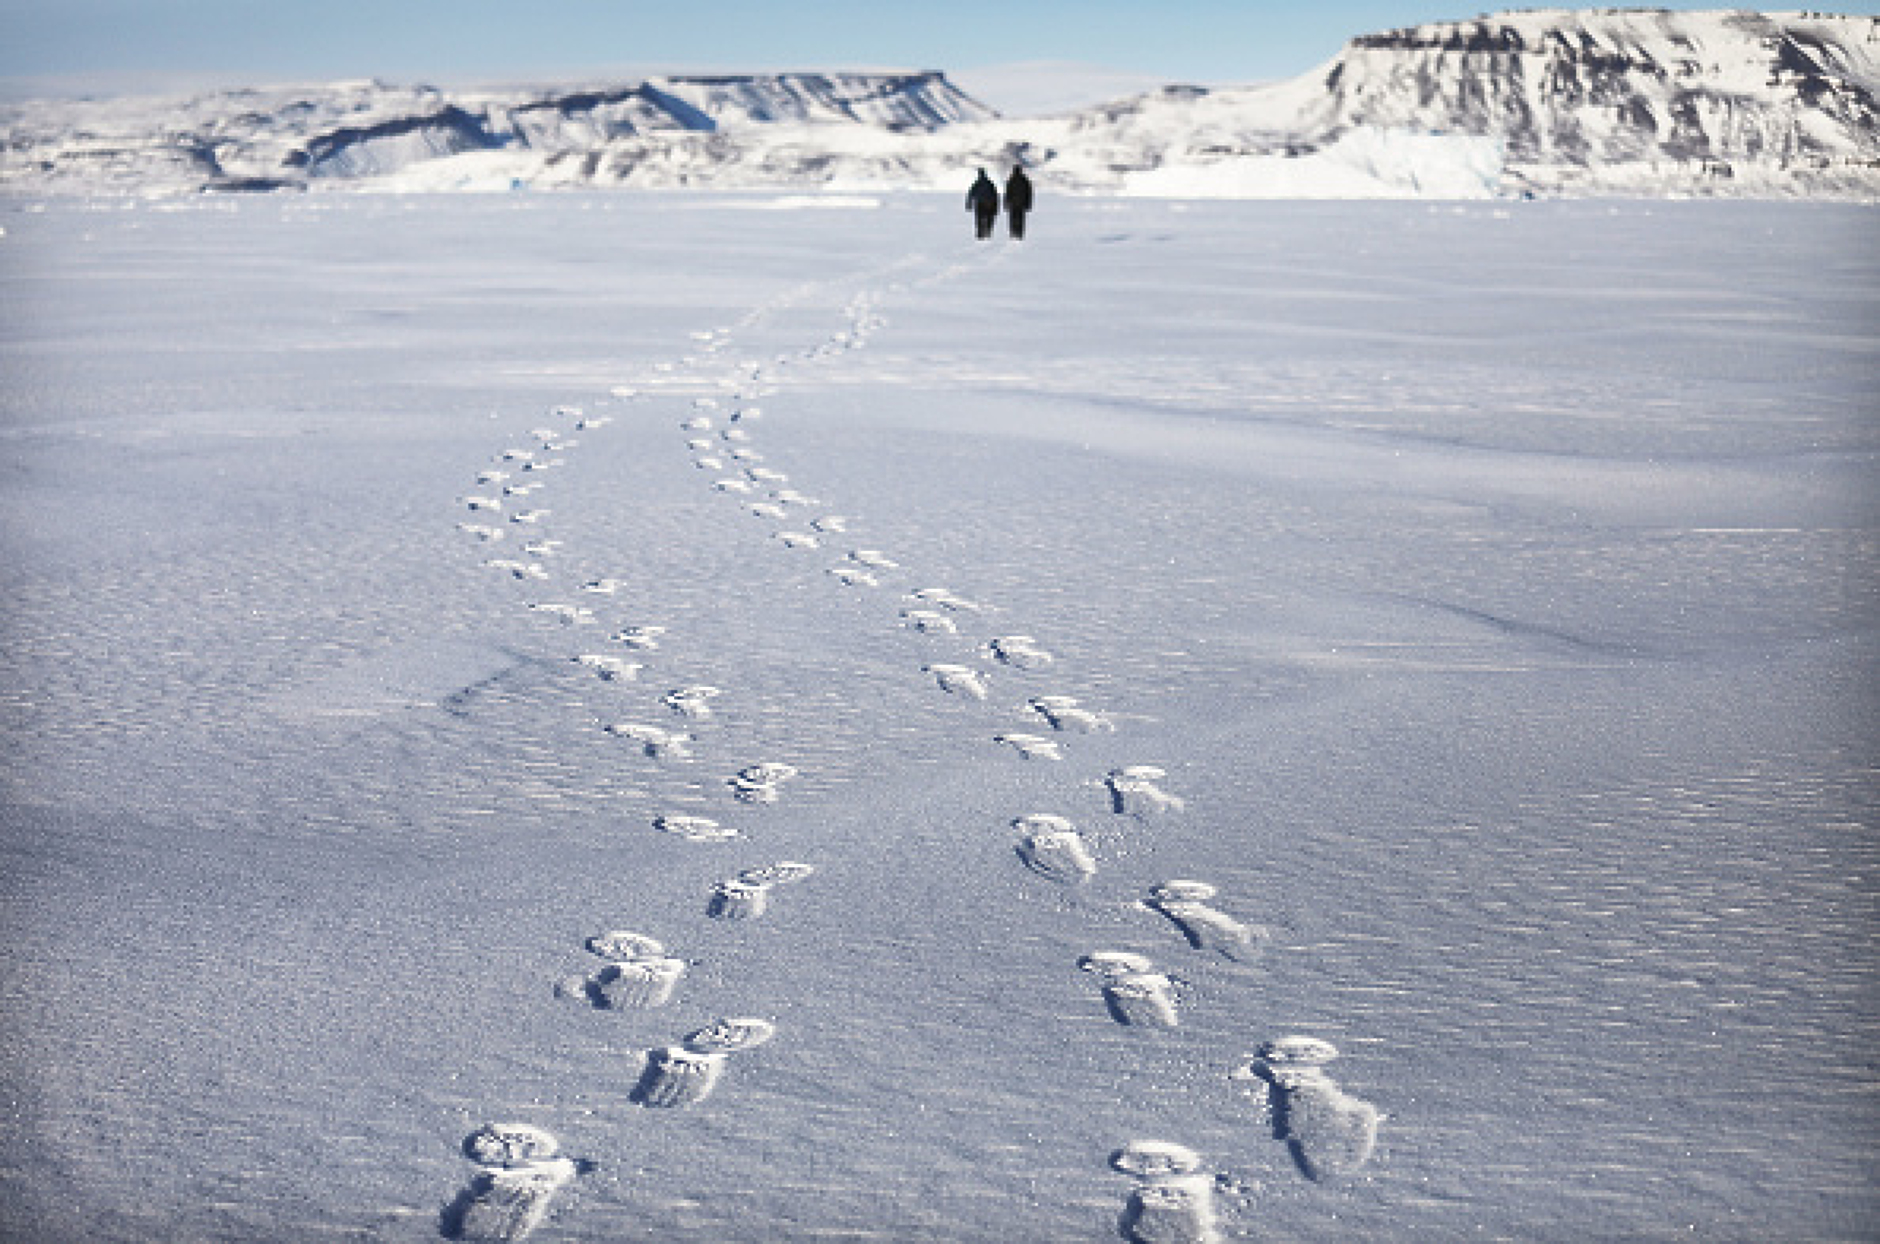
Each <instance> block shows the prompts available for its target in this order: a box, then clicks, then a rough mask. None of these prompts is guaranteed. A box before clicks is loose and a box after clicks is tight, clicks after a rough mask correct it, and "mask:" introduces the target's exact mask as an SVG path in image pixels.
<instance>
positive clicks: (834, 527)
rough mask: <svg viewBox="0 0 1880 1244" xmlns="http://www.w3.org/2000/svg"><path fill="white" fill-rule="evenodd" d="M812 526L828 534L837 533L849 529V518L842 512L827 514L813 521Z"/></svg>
mask: <svg viewBox="0 0 1880 1244" xmlns="http://www.w3.org/2000/svg"><path fill="white" fill-rule="evenodd" d="M810 526H811V527H814V528H815V529H816V530H817V531H820V532H823V533H824V534H826V535H835V534H837V533H840V532H844V531H847V530H848V529H849V520H848V519H846V518H844V517H842V516H841V515H840V514H825V515H823V516H822V517H821V518H819V519H817V520H815V521H814V522H812V523H811V524H810Z"/></svg>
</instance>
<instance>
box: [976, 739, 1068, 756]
mask: <svg viewBox="0 0 1880 1244" xmlns="http://www.w3.org/2000/svg"><path fill="white" fill-rule="evenodd" d="M992 741H993V742H994V743H1001V744H1004V745H1005V746H1006V747H1009V748H1011V749H1012V750H1013V751H1015V752H1017V753H1018V754H1019V755H1020V756H1023V757H1024V758H1025V759H1026V760H1062V759H1064V753H1063V751H1062V750H1060V749H1059V747H1058V745H1057V744H1056V743H1054V742H1052V741H1051V740H1050V739H1047V738H1045V737H1044V736H1043V735H1041V734H999V735H994V736H993V739H992Z"/></svg>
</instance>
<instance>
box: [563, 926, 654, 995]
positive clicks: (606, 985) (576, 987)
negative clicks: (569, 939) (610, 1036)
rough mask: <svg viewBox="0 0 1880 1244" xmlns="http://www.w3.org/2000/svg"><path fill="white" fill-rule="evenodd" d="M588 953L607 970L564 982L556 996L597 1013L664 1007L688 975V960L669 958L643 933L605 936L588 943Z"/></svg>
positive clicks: (609, 934)
mask: <svg viewBox="0 0 1880 1244" xmlns="http://www.w3.org/2000/svg"><path fill="white" fill-rule="evenodd" d="M587 949H588V952H589V953H590V954H592V955H594V956H595V957H596V958H598V959H601V960H604V961H605V964H606V966H604V967H602V968H600V969H598V970H597V971H595V972H592V973H590V974H588V975H586V976H575V977H570V978H569V979H567V980H564V981H562V982H561V983H560V984H559V985H557V986H556V989H555V992H556V993H557V994H559V995H560V996H562V997H564V998H568V999H571V1000H574V1001H577V1002H585V1003H586V1004H587V1005H589V1006H592V1007H594V1008H596V1009H597V1010H603V1011H629V1010H634V1011H640V1010H649V1009H651V1008H653V1007H659V1006H665V1005H666V1004H667V1003H668V1002H670V1001H672V993H673V990H674V989H675V988H677V987H678V984H679V978H680V977H682V976H684V975H685V960H683V959H675V958H673V957H672V956H670V955H668V954H667V953H666V948H665V947H664V946H663V945H661V944H660V943H659V942H658V941H656V940H655V939H653V938H650V937H647V936H645V935H644V934H641V933H627V932H619V931H617V932H612V933H602V934H600V935H599V936H597V937H590V938H589V939H588V941H587Z"/></svg>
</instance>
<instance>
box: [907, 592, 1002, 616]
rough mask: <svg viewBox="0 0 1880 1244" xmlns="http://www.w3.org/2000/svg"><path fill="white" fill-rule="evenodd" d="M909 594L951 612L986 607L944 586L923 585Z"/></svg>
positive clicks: (969, 611) (924, 602)
mask: <svg viewBox="0 0 1880 1244" xmlns="http://www.w3.org/2000/svg"><path fill="white" fill-rule="evenodd" d="M908 596H909V597H910V598H911V599H913V600H917V601H920V602H921V603H922V604H927V605H938V606H939V607H940V608H942V609H945V610H947V611H948V612H949V613H978V612H979V611H980V610H981V609H983V608H984V606H983V605H980V604H979V603H978V602H977V601H971V600H967V599H966V598H965V597H964V596H960V595H957V594H956V593H954V592H951V591H948V590H947V589H946V588H943V587H923V588H919V589H917V590H915V591H912V592H909V593H908Z"/></svg>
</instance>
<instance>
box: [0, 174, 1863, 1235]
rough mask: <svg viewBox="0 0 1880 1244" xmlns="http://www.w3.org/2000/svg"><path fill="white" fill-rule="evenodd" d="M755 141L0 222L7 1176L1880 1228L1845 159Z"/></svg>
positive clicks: (1112, 1213)
mask: <svg viewBox="0 0 1880 1244" xmlns="http://www.w3.org/2000/svg"><path fill="white" fill-rule="evenodd" d="M788 206H790V204H789V203H788V202H779V201H770V200H762V199H728V198H723V197H717V198H712V197H703V196H697V195H693V196H674V197H662V196H649V197H637V196H636V197H632V198H622V197H618V196H615V197H606V196H574V195H570V196H555V197H524V198H500V199H490V198H455V199H398V200H393V199H382V198H360V197H344V198H335V197H325V198H311V199H272V198H269V199H252V198H251V199H223V200H201V201H196V202H193V203H188V204H177V205H171V206H167V207H165V206H154V207H153V206H138V205H136V204H134V203H125V204H123V205H121V206H120V207H117V208H113V209H111V210H82V209H79V208H75V207H54V208H52V209H50V210H45V211H24V210H17V209H15V210H9V211H7V212H6V213H5V214H4V216H0V224H3V225H4V230H5V232H4V236H0V256H4V261H3V262H0V274H4V275H3V282H4V292H5V298H4V301H3V302H0V306H3V307H4V308H5V310H4V317H5V318H4V321H3V325H4V333H3V334H0V350H3V352H4V353H3V354H0V420H3V423H0V447H3V452H4V470H5V476H4V478H5V486H4V489H0V532H3V533H4V544H5V556H4V557H0V589H3V590H4V593H5V599H6V601H7V609H6V614H5V618H6V642H5V643H4V645H0V687H3V688H4V689H5V690H4V693H3V694H0V712H3V713H4V719H3V721H0V724H3V726H4V730H5V736H6V738H7V739H8V740H9V744H8V749H7V753H6V756H5V761H4V771H3V773H0V777H3V779H4V807H3V808H0V824H3V825H4V847H5V850H6V853H7V861H6V866H5V868H4V869H0V896H3V906H0V915H3V919H4V944H5V946H6V952H5V955H4V957H3V960H0V962H3V963H4V977H3V980H4V993H3V994H0V1012H3V1013H4V1015H5V1016H6V1020H5V1022H6V1026H7V1039H6V1045H5V1048H6V1055H5V1059H4V1065H3V1068H0V1072H3V1074H4V1085H3V1086H0V1090H3V1091H0V1102H4V1108H5V1112H6V1113H5V1123H6V1130H7V1135H8V1143H7V1145H6V1146H5V1147H4V1150H3V1151H0V1177H3V1178H4V1185H5V1187H6V1190H7V1191H6V1195H5V1196H4V1197H0V1234H3V1235H5V1236H6V1237H7V1238H12V1239H32V1240H35V1241H40V1242H42V1244H64V1242H65V1241H80V1240H82V1241H87V1242H99V1241H139V1242H140V1244H141V1242H147V1241H151V1240H184V1239H187V1240H204V1241H223V1240H226V1241H245V1240H256V1239H268V1240H279V1241H287V1242H292V1241H303V1240H316V1239H332V1238H348V1239H382V1240H424V1239H432V1238H436V1236H437V1234H438V1232H439V1229H440V1225H441V1224H442V1225H446V1226H449V1225H459V1226H462V1228H463V1229H464V1230H465V1231H466V1232H472V1233H474V1232H483V1233H488V1234H494V1235H496V1236H498V1237H502V1236H504V1235H507V1236H509V1237H512V1238H515V1237H519V1235H520V1234H521V1233H522V1232H523V1231H525V1230H527V1229H529V1228H531V1227H534V1228H535V1230H536V1232H537V1235H538V1236H539V1237H540V1238H545V1239H561V1240H586V1241H625V1240H648V1241H654V1240H657V1241H674V1240H681V1241H684V1240H700V1241H706V1240H709V1241H714V1242H725V1241H733V1242H735V1241H751V1242H753V1244H755V1242H757V1241H763V1242H765V1244H776V1242H779V1241H782V1242H789V1241H798V1240H802V1241H807V1240H813V1239H830V1238H839V1239H874V1240H882V1241H895V1242H897V1244H900V1242H905V1241H923V1240H932V1241H942V1240H944V1241H949V1242H952V1244H958V1242H960V1241H975V1242H976V1241H983V1242H985V1244H995V1242H999V1244H1003V1242H1008V1241H1014V1240H1019V1241H1101V1240H1106V1239H1115V1238H1117V1235H1118V1231H1119V1223H1121V1222H1122V1221H1123V1220H1124V1216H1125V1214H1126V1213H1127V1214H1128V1215H1129V1221H1131V1222H1133V1223H1135V1224H1136V1228H1134V1229H1136V1230H1138V1231H1139V1233H1143V1234H1145V1235H1148V1236H1151V1237H1152V1238H1164V1237H1163V1236H1160V1235H1154V1234H1153V1233H1154V1232H1157V1231H1182V1232H1187V1235H1185V1236H1180V1237H1178V1238H1194V1239H1207V1238H1212V1237H1213V1236H1215V1235H1217V1234H1218V1235H1223V1236H1226V1237H1229V1238H1241V1237H1246V1238H1286V1239H1307V1240H1311V1239H1322V1240H1335V1239H1353V1238H1368V1239H1403V1240H1453V1239H1457V1238H1465V1237H1475V1236H1479V1237H1481V1238H1519V1239H1529V1240H1562V1241H1569V1240H1571V1241H1578V1240H1583V1239H1587V1238H1592V1237H1598V1238H1625V1239H1637V1240H1652V1239H1671V1238H1679V1239H1683V1238H1690V1237H1693V1236H1694V1237H1696V1238H1711V1239H1726V1238H1727V1239H1743V1238H1769V1237H1772V1236H1780V1237H1781V1238H1783V1239H1794V1240H1828V1239H1852V1238H1858V1237H1859V1236H1860V1235H1861V1234H1862V1233H1863V1232H1864V1231H1865V1230H1866V1229H1867V1227H1868V1226H1870V1225H1871V1223H1872V1222H1873V1221H1874V1220H1875V1214H1876V1213H1877V1212H1880V1203H1877V1195H1876V1192H1875V1189H1876V1188H1877V1187H1880V1181H1877V1180H1876V1175H1880V1171H1877V1170H1876V1160H1875V1151H1874V1149H1873V1147H1872V1145H1871V1144H1870V1140H1871V1137H1872V1136H1873V1134H1874V1129H1875V1126H1876V1123H1880V1119H1876V1107H1875V1101H1876V1097H1875V1093H1874V1089H1875V1080H1874V1068H1875V1066H1876V1065H1880V1061H1877V1060H1880V1044H1877V1043H1880V1038H1877V1037H1876V1034H1877V1033H1880V1015H1877V1014H1876V998H1877V997H1880V993H1877V992H1876V988H1875V986H1876V970H1875V969H1876V964H1875V958H1874V950H1873V943H1872V938H1871V935H1872V929H1873V927H1874V923H1873V921H1874V917H1875V914H1876V913H1875V902H1874V897H1875V881H1874V878H1875V876H1876V872H1875V870H1876V868H1877V867H1880V859H1877V858H1876V855H1877V854H1880V852H1877V851H1876V842H1875V836H1874V835H1875V790H1876V787H1875V778H1876V775H1875V766H1874V753H1873V740H1874V738H1875V737H1876V725H1877V724H1880V723H1876V719H1875V718H1876V714H1875V704H1874V701H1873V697H1872V687H1873V686H1874V674H1875V667H1876V655H1877V653H1876V629H1875V623H1876V621H1877V620H1880V618H1877V610H1876V606H1877V604H1880V602H1876V599H1875V596H1876V593H1875V578H1874V575H1873V570H1874V554H1875V541H1876V534H1877V532H1880V519H1877V517H1876V514H1875V512H1874V498H1875V496H1876V495H1880V493H1877V492H1876V490H1875V488H1874V482H1875V470H1874V467H1875V460H1876V453H1877V452H1880V434H1877V430H1876V426H1875V422H1874V413H1875V412H1874V408H1873V402H1872V395H1873V393H1874V392H1875V391H1876V384H1875V380H1876V376H1875V366H1874V359H1875V346H1876V324H1877V323H1880V320H1877V319H1876V316H1877V315H1880V306H1876V291H1880V272H1877V271H1876V270H1875V256H1874V252H1873V250H1872V248H1871V246H1870V245H1868V244H1867V243H1868V238H1869V232H1870V230H1871V224H1872V222H1871V215H1870V212H1868V211H1866V210H1863V209H1855V208H1834V207H1824V206H1778V205H1719V204H1708V205H1706V204H1673V205H1661V206H1658V207H1650V208H1648V207H1644V206H1638V205H1629V206H1623V207H1610V208H1609V207H1603V206H1601V207H1595V206H1592V205H1574V204H1516V205H1512V206H1511V207H1508V208H1501V209H1495V208H1492V207H1488V206H1482V207H1476V208H1468V209H1462V208H1443V209H1435V208H1429V207H1421V206H1411V205H1387V204H1386V205H1362V204H1350V205H1332V206H1326V205H1317V206H1313V207H1300V206H1291V205H1251V204H1215V205H1200V206H1194V207H1191V208H1186V209H1183V208H1179V207H1175V206H1170V205H1157V204H1146V203H1137V204H1128V203H1119V202H1100V201H1082V202H1065V201H1063V200H1056V201H1052V200H1046V201H1045V206H1044V210H1043V211H1042V212H1041V213H1040V215H1039V217H1038V220H1037V222H1036V225H1035V227H1034V229H1033V240H1032V241H1029V242H1027V243H1025V244H1024V246H1023V247H1018V246H1011V245H1008V244H1005V243H995V244H992V245H984V246H982V245H979V244H975V243H973V242H970V241H968V240H966V235H967V232H968V230H967V223H968V222H967V221H966V219H965V217H964V215H963V213H961V212H960V211H959V205H958V204H957V203H956V202H954V201H953V199H952V197H951V196H948V197H947V198H946V199H944V200H935V201H927V200H916V201H912V202H907V203H902V204H900V205H898V206H895V207H891V208H888V209H885V210H876V211H869V210H863V209H860V208H853V209H848V210H836V209H832V208H829V207H827V206H826V205H825V206H824V207H823V208H822V209H821V210H816V211H787V210H768V211H757V210H751V209H757V208H771V209H776V208H780V207H788ZM1725 257H1727V263H1724V262H1721V261H1722V260H1723V259H1724V258H1725ZM1802 274H1806V279H1801V275H1802ZM975 690H977V692H978V694H975ZM1001 740H1003V741H1001ZM1053 755H1055V756H1057V757H1059V758H1057V759H1053V758H1051V757H1052V756H1053ZM740 887H742V888H740ZM717 1021H725V1022H722V1023H720V1022H717ZM766 1036H768V1037H770V1039H769V1040H768V1041H766V1042H764V1043H763V1044H761V1045H759V1044H757V1042H758V1041H759V1040H760V1039H761V1038H764V1037H766ZM1297 1037H1311V1038H1315V1039H1316V1040H1314V1041H1298V1040H1290V1041H1289V1040H1283V1039H1286V1038H1297ZM1269 1042H1272V1043H1274V1044H1272V1045H1270V1046H1268V1045H1267V1043H1269ZM1326 1042H1329V1043H1330V1045H1331V1046H1335V1047H1336V1052H1337V1053H1338V1054H1339V1057H1338V1059H1337V1061H1336V1062H1332V1063H1331V1064H1330V1065H1329V1068H1323V1069H1322V1068H1321V1067H1320V1065H1319V1064H1320V1063H1321V1062H1322V1061H1323V1059H1324V1057H1325V1054H1324V1049H1323V1048H1322V1046H1323V1043H1326ZM1263 1046H1265V1047H1266V1052H1264V1053H1262V1055H1261V1061H1254V1058H1253V1056H1254V1055H1255V1053H1256V1051H1257V1050H1260V1049H1261V1047H1263ZM1282 1055H1284V1057H1283V1058H1282ZM1308 1056H1310V1057H1309V1058H1308ZM1295 1064H1297V1066H1295ZM1328 1073H1329V1074H1328ZM1269 1099H1270V1100H1269ZM1380 1114H1381V1115H1382V1116H1384V1117H1383V1118H1382V1120H1381V1122H1380V1120H1379V1115H1380ZM486 1125H498V1126H497V1127H496V1129H495V1130H480V1129H486ZM516 1125H527V1126H526V1127H518V1126H516ZM531 1129H534V1130H531ZM491 1137H496V1138H498V1139H499V1140H500V1139H501V1138H503V1137H508V1138H510V1139H508V1140H502V1141H501V1144H500V1145H499V1144H498V1143H497V1141H496V1140H492V1139H490V1138H491ZM466 1138H468V1142H467V1143H466ZM557 1144H558V1146H559V1149H558V1151H557V1149H556V1145H557ZM504 1146H509V1148H515V1147H517V1146H520V1148H519V1149H517V1150H516V1153H515V1154H513V1155H512V1156H511V1157H509V1158H502V1157H501V1154H503V1153H508V1152H509V1149H508V1148H504ZM525 1150H526V1152H525ZM499 1151H500V1152H499ZM492 1154H496V1155H498V1156H497V1157H492V1156H491V1155H492ZM1113 1154H1115V1155H1118V1156H1117V1158H1116V1162H1117V1169H1115V1170H1112V1169H1111V1167H1110V1162H1111V1157H1110V1155H1113ZM1157 1155H1163V1156H1164V1157H1166V1158H1167V1163H1168V1164H1169V1165H1168V1169H1167V1170H1162V1169H1161V1168H1159V1167H1157V1166H1156V1165H1155V1163H1157V1162H1160V1161H1162V1160H1163V1158H1162V1157H1158V1156H1157ZM1168 1155H1173V1156H1168ZM466 1156H468V1157H470V1158H472V1159H473V1160H474V1161H476V1162H478V1163H482V1164H483V1165H481V1166H473V1165H471V1163H470V1162H467V1161H466ZM1119 1172H1120V1173H1119ZM1308 1172H1310V1173H1312V1174H1314V1175H1316V1176H1317V1177H1318V1178H1317V1179H1316V1180H1314V1179H1309V1178H1308V1177H1307V1173H1308ZM1125 1175H1127V1176H1130V1177H1133V1178H1135V1179H1137V1180H1139V1181H1140V1182H1138V1183H1135V1184H1132V1183H1131V1180H1130V1178H1125V1177H1123V1176H1125ZM1334 1176H1339V1177H1337V1178H1334ZM538 1222H539V1223H540V1224H541V1225H540V1226H539V1227H536V1226H535V1224H536V1223H538Z"/></svg>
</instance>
